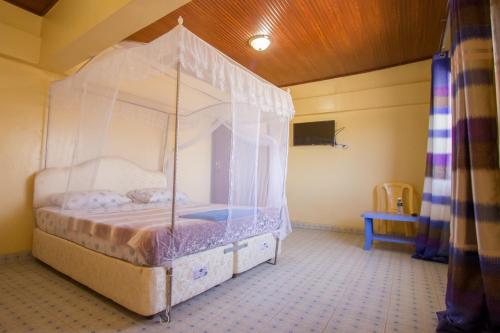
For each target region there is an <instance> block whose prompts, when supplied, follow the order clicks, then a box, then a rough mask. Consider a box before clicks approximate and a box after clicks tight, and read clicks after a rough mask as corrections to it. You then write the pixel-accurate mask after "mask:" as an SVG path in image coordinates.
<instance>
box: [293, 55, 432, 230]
mask: <svg viewBox="0 0 500 333" xmlns="http://www.w3.org/2000/svg"><path fill="white" fill-rule="evenodd" d="M291 93H292V97H293V99H294V104H295V107H296V112H297V113H296V116H295V119H294V122H296V123H298V122H308V121H319V120H332V119H333V120H335V122H336V127H337V129H338V128H341V127H345V130H344V131H343V132H342V133H340V134H339V136H338V137H337V140H338V142H340V143H345V144H348V145H349V149H347V150H343V149H334V148H332V147H328V146H305V147H304V146H302V147H300V146H297V147H293V146H292V145H291V146H290V152H289V161H288V179H287V195H288V205H289V209H290V215H291V219H292V221H294V222H297V223H305V224H313V225H322V226H332V227H337V228H341V229H361V228H362V227H363V225H362V219H361V218H360V214H361V213H362V212H363V211H364V210H367V209H371V208H372V205H373V203H372V202H373V188H374V187H375V186H376V185H377V184H379V183H382V182H385V181H404V182H408V183H410V184H412V185H413V186H414V187H415V188H416V190H417V191H418V193H422V186H423V180H424V172H425V156H426V145H427V139H426V137H427V126H428V112H429V101H430V61H422V62H418V63H412V64H409V65H404V66H398V67H393V68H389V69H384V70H379V71H374V72H370V73H365V74H359V75H353V76H347V77H343V78H337V79H332V80H326V81H321V82H314V83H309V84H303V85H297V86H293V87H291Z"/></svg>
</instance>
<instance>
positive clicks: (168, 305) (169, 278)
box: [162, 16, 183, 323]
mask: <svg viewBox="0 0 500 333" xmlns="http://www.w3.org/2000/svg"><path fill="white" fill-rule="evenodd" d="M178 22H179V25H182V22H183V20H182V16H179V19H178ZM176 67H177V82H176V92H175V135H174V165H173V170H172V173H173V176H172V215H171V232H170V249H173V250H175V237H174V233H175V203H176V196H177V195H176V185H177V152H178V150H179V146H178V136H179V105H180V102H179V99H180V87H181V83H180V79H181V59H180V54H179V59H177V66H176ZM170 253H171V255H172V258H171V263H170V269H167V270H166V273H167V276H166V280H167V281H166V282H167V288H166V289H167V295H166V299H165V301H166V308H165V313H164V314H163V318H162V319H165V321H166V322H168V323H169V322H171V321H172V316H171V310H172V298H173V297H172V290H173V283H174V259H175V253H174V251H170Z"/></svg>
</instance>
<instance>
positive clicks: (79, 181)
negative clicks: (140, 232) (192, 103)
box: [33, 157, 167, 208]
mask: <svg viewBox="0 0 500 333" xmlns="http://www.w3.org/2000/svg"><path fill="white" fill-rule="evenodd" d="M70 172H71V188H70V190H72V191H78V190H89V189H91V188H89V185H90V184H94V186H93V189H96V190H112V191H115V192H118V193H122V194H125V193H127V192H128V191H131V190H134V189H138V188H147V187H166V186H167V179H166V176H165V174H163V173H162V172H159V171H151V170H146V169H144V168H142V167H140V166H139V165H137V164H135V163H133V162H130V161H128V160H126V159H123V158H119V157H101V158H98V159H93V160H89V161H86V162H83V163H81V164H78V165H75V166H73V168H71V167H64V168H47V169H44V170H41V171H39V172H38V173H37V174H36V176H35V192H34V196H33V206H34V207H35V208H39V207H43V206H44V205H46V202H47V198H48V197H49V196H50V195H51V194H54V193H63V192H65V191H66V188H67V186H68V180H69V175H70Z"/></svg>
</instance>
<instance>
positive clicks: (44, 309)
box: [0, 228, 447, 333]
mask: <svg viewBox="0 0 500 333" xmlns="http://www.w3.org/2000/svg"><path fill="white" fill-rule="evenodd" d="M363 241H364V239H363V236H362V235H358V234H350V233H339V232H328V231H319V230H310V229H298V228H296V229H294V232H293V233H292V234H291V235H290V236H289V237H288V238H287V239H286V240H285V242H284V250H283V253H282V256H281V257H280V258H279V260H278V265H277V266H273V265H269V264H262V265H260V266H258V267H256V268H254V269H252V270H250V271H248V272H246V273H243V274H241V275H240V276H238V277H237V278H235V279H231V280H229V281H227V282H224V283H223V284H221V285H220V286H218V287H215V288H213V289H211V290H209V291H207V292H205V293H203V294H201V295H199V296H197V297H195V298H193V299H191V300H189V301H186V302H184V303H182V304H179V305H178V306H176V307H174V309H173V312H172V316H173V321H172V322H171V323H158V322H157V321H156V320H154V319H153V320H152V319H146V318H143V317H140V316H138V315H135V314H133V313H131V312H129V311H128V310H126V309H124V308H122V307H120V306H118V305H116V304H115V303H113V302H112V301H109V300H107V299H106V298H104V297H102V296H100V295H98V294H97V293H95V292H93V291H91V290H90V289H88V288H86V287H84V286H82V285H80V284H78V283H76V282H74V281H72V280H71V279H69V278H67V277H65V276H64V275H62V274H60V273H58V272H56V271H55V270H53V269H51V268H50V267H48V266H46V265H44V264H42V263H41V262H39V261H37V260H36V259H34V258H32V257H31V256H28V255H25V256H20V257H18V258H12V257H5V258H0V295H1V297H0V332H9V333H10V332H44V333H45V332H109V333H112V332H113V333H114V332H238V333H239V332H263V333H264V332H266V333H267V332H301V333H302V332H346V333H347V332H349V333H350V332H370V333H372V332H373V333H384V332H399V333H413V332H415V333H417V332H418V333H423V332H424V333H425V332H434V331H435V327H436V324H437V320H436V314H435V313H436V311H441V310H444V308H445V305H444V294H445V289H446V274H447V265H443V264H438V263H432V262H426V261H421V260H416V259H412V258H411V254H412V251H411V247H408V246H404V245H397V244H379V243H375V244H374V247H373V249H372V250H371V251H369V252H368V251H364V250H363Z"/></svg>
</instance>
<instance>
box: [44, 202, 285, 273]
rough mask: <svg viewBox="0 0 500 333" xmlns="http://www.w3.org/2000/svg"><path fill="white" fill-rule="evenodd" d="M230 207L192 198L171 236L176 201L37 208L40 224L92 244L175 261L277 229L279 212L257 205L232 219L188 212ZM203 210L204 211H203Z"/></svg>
mask: <svg viewBox="0 0 500 333" xmlns="http://www.w3.org/2000/svg"><path fill="white" fill-rule="evenodd" d="M223 209H227V206H225V205H218V204H186V205H182V206H179V207H177V208H176V223H175V230H174V237H171V223H170V219H171V213H172V212H171V206H170V205H165V204H137V203H133V204H127V205H122V206H120V207H118V208H116V207H115V208H113V209H96V210H92V211H78V210H62V209H60V208H58V207H44V208H39V209H37V211H36V225H37V227H38V228H39V229H40V230H42V231H45V232H47V233H49V234H52V235H55V236H58V237H61V238H64V239H66V240H69V241H72V242H74V243H77V244H79V245H82V246H84V247H86V248H88V249H91V250H94V251H97V252H100V253H103V254H106V255H109V256H112V257H115V258H119V259H122V260H126V261H128V262H130V263H133V264H136V265H142V266H169V265H170V263H171V259H172V258H177V257H181V256H185V255H189V254H192V253H197V252H201V251H205V250H208V249H212V248H215V247H218V246H222V245H225V244H228V243H231V242H234V241H237V240H241V239H245V238H248V237H252V236H255V235H260V234H263V233H267V232H271V231H275V230H277V229H278V228H279V225H280V219H279V212H277V211H272V210H262V209H259V210H257V214H256V217H257V218H256V219H254V216H253V214H252V215H251V216H248V215H243V216H240V217H236V218H234V217H233V219H231V222H229V225H228V222H227V221H226V220H224V221H219V220H208V219H203V218H200V217H198V218H186V217H183V216H198V215H196V213H203V212H209V211H213V210H223ZM202 215H203V214H202Z"/></svg>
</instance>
